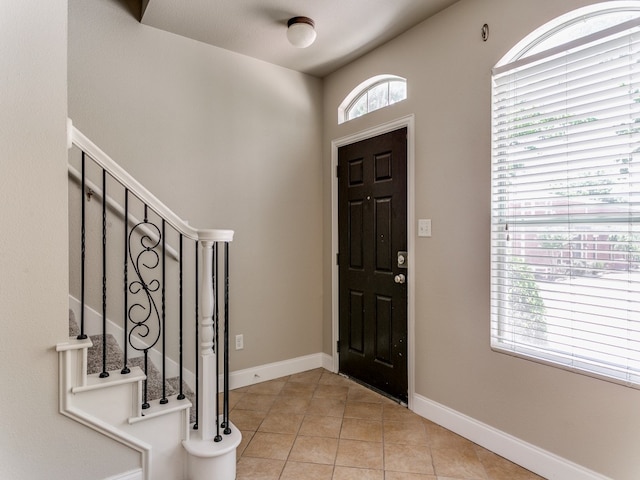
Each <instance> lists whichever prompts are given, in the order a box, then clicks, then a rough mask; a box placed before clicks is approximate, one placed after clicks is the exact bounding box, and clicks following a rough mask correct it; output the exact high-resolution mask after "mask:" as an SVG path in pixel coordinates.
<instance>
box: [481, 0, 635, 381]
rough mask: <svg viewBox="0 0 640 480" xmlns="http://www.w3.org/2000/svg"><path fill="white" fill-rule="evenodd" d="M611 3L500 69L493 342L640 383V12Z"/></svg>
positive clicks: (495, 121) (495, 120)
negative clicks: (573, 34)
mask: <svg viewBox="0 0 640 480" xmlns="http://www.w3.org/2000/svg"><path fill="white" fill-rule="evenodd" d="M614 3H616V2H612V3H611V4H614ZM605 5H606V4H605ZM602 8H603V10H602V12H595V13H593V14H592V15H590V16H588V17H586V20H585V17H584V16H582V18H581V21H582V22H583V23H589V22H590V25H587V26H586V27H585V26H584V25H582V26H581V32H586V33H583V34H582V36H580V37H578V38H571V39H570V40H569V42H568V43H564V44H562V45H557V42H556V44H554V43H553V42H550V41H548V40H547V39H548V38H553V36H552V35H549V34H548V32H546V33H545V32H544V31H543V32H542V33H541V34H540V36H539V38H538V39H537V40H534V41H533V43H535V44H536V48H535V49H527V48H525V49H521V51H528V52H529V53H528V56H525V57H516V58H513V59H510V60H511V61H509V63H506V64H504V65H501V66H499V67H496V69H494V72H493V76H492V79H493V94H492V99H493V106H492V111H493V115H492V133H493V138H492V199H491V202H492V238H491V345H492V348H494V349H495V350H498V351H502V352H506V353H510V354H513V355H518V356H523V357H526V358H529V359H533V360H536V361H541V362H545V363H549V364H552V365H555V366H560V367H563V368H567V369H571V370H575V371H578V372H581V373H586V374H589V375H593V376H598V377H602V378H605V379H609V380H613V381H616V382H619V383H623V384H626V385H629V386H634V387H637V388H640V26H639V25H640V18H639V17H640V11H637V10H634V11H631V12H629V11H613V12H612V10H611V8H608V9H606V10H605V8H607V7H606V6H605V7H602ZM599 13H600V14H601V15H602V16H600V15H599ZM616 14H619V17H617V18H619V19H621V20H620V21H618V22H617V24H616V22H615V21H613V22H612V21H611V19H612V18H614V20H615V18H616V17H615V15H616ZM630 17H631V19H629V18H630ZM634 17H635V18H634ZM575 18H578V15H576V17H575ZM603 18H606V19H607V21H606V22H605V23H604V24H603V22H602V21H601V20H602V19H603ZM612 24H613V25H612ZM566 25H567V28H570V26H571V25H575V24H572V23H571V22H567V24H566ZM589 26H591V27H592V28H591V29H589ZM574 30H575V28H574ZM554 32H562V28H561V27H555V30H554ZM554 34H555V33H554ZM540 39H544V42H545V43H547V44H548V45H550V47H549V48H548V49H546V50H541V49H540V48H539V46H540V45H541V44H542V43H541V42H540V41H539V40H540ZM532 52H533V53H532Z"/></svg>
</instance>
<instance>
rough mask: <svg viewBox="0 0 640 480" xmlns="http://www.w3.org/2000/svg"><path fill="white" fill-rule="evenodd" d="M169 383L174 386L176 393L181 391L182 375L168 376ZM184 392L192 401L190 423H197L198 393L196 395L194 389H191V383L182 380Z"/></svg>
mask: <svg viewBox="0 0 640 480" xmlns="http://www.w3.org/2000/svg"><path fill="white" fill-rule="evenodd" d="M167 383H169V384H170V385H171V386H172V387H173V389H174V390H175V392H176V393H180V377H171V378H167ZM182 393H183V394H184V396H185V397H187V398H188V399H189V401H190V402H191V416H190V418H189V423H195V421H196V401H195V397H196V395H195V393H193V390H191V388H189V385H187V384H186V383H185V382H184V381H183V382H182Z"/></svg>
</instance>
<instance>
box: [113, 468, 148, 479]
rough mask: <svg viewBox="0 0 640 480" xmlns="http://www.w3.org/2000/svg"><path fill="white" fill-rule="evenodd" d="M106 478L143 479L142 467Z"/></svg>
mask: <svg viewBox="0 0 640 480" xmlns="http://www.w3.org/2000/svg"><path fill="white" fill-rule="evenodd" d="M104 480H142V469H141V468H138V469H136V470H131V471H129V472H124V473H120V474H118V475H114V476H112V477H109V478H105V479H104Z"/></svg>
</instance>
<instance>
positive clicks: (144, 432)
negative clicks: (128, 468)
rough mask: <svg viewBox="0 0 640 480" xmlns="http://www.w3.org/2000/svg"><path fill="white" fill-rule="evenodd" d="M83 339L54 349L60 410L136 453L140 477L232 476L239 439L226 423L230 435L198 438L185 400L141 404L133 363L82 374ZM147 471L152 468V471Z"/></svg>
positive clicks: (139, 375) (86, 343) (139, 377)
mask: <svg viewBox="0 0 640 480" xmlns="http://www.w3.org/2000/svg"><path fill="white" fill-rule="evenodd" d="M91 346H92V342H91V340H89V339H86V340H77V339H75V338H73V337H70V338H69V341H68V342H64V343H60V344H58V345H57V346H56V351H57V352H58V354H59V361H58V363H59V383H60V388H59V392H60V393H59V395H60V398H59V409H60V413H61V414H63V415H65V416H67V417H69V418H72V419H73V420H75V421H77V422H79V423H81V424H83V425H85V426H87V427H89V428H91V429H93V430H95V431H97V432H99V433H101V434H103V435H105V436H107V437H109V438H111V439H113V440H115V441H117V442H119V443H121V444H122V445H125V446H127V447H129V448H131V449H133V450H134V451H137V452H139V453H140V469H141V472H142V475H141V476H140V477H138V478H140V479H141V480H178V479H189V480H200V479H215V480H233V479H235V462H236V449H237V447H238V445H239V444H240V441H241V440H242V435H241V434H240V431H239V430H238V429H237V428H236V427H235V426H234V425H233V424H231V425H230V427H231V434H229V435H223V437H224V440H223V441H222V442H217V443H216V442H213V441H212V440H202V438H201V432H202V431H201V430H200V431H196V432H193V433H191V430H190V428H189V412H190V408H191V402H190V401H189V400H187V399H184V400H178V399H177V395H173V396H170V397H168V400H169V402H168V403H166V404H164V405H162V404H160V401H159V400H151V401H149V402H148V403H149V404H150V407H149V408H148V409H144V410H143V409H142V407H141V405H142V382H143V381H144V380H145V378H146V376H145V374H144V372H143V371H142V370H141V369H140V368H139V367H132V368H131V372H130V373H129V374H127V375H122V374H121V373H120V371H118V370H115V371H111V372H109V376H108V377H106V378H100V376H99V374H91V375H87V373H86V372H87V349H88V348H89V347H91ZM152 472H153V473H152Z"/></svg>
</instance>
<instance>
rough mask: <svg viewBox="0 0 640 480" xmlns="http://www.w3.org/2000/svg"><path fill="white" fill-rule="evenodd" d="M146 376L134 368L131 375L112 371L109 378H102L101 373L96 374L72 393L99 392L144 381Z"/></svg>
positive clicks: (74, 388) (88, 377) (88, 376)
mask: <svg viewBox="0 0 640 480" xmlns="http://www.w3.org/2000/svg"><path fill="white" fill-rule="evenodd" d="M144 378H145V375H144V372H143V371H142V370H141V369H140V368H138V367H134V368H132V369H131V373H128V374H126V375H123V374H122V373H121V372H120V370H112V371H110V372H109V376H108V377H105V378H100V374H99V373H94V374H91V375H87V384H86V385H82V386H78V387H73V388H72V389H71V392H72V393H80V392H87V391H91V390H98V389H100V388H107V387H111V386H114V385H124V384H127V383H134V382H139V381H141V380H144Z"/></svg>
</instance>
